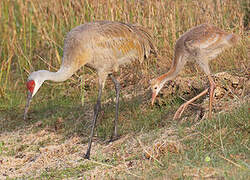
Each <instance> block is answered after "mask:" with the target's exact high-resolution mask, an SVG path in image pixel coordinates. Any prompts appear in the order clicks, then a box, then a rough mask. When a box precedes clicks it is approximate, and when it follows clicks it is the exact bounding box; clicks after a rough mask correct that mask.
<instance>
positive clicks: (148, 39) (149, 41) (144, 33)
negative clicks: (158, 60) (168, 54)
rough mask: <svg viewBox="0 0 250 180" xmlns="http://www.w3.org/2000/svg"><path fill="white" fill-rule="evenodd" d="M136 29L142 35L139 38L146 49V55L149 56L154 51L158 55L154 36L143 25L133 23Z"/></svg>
mask: <svg viewBox="0 0 250 180" xmlns="http://www.w3.org/2000/svg"><path fill="white" fill-rule="evenodd" d="M133 27H134V30H135V31H136V32H137V34H138V36H139V37H140V38H139V40H140V41H141V44H142V46H143V49H144V56H145V57H146V58H147V57H148V56H149V54H150V53H153V54H154V55H156V56H157V49H156V47H155V45H154V42H153V38H152V36H151V35H150V34H149V32H148V30H146V29H145V28H143V27H142V26H138V25H133Z"/></svg>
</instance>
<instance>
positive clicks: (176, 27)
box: [0, 0, 250, 179]
mask: <svg viewBox="0 0 250 180" xmlns="http://www.w3.org/2000/svg"><path fill="white" fill-rule="evenodd" d="M94 20H115V21H123V22H128V23H137V24H140V25H142V26H144V27H146V28H147V29H148V30H149V31H150V32H151V34H152V36H153V37H154V40H155V44H156V47H157V48H158V54H159V58H157V59H156V58H154V57H151V58H150V59H148V60H146V61H145V62H143V64H138V63H136V64H135V65H128V66H127V67H124V68H122V70H121V71H120V72H118V73H117V74H116V77H118V79H119V81H120V82H121V86H122V90H121V93H122V94H121V104H120V115H119V128H118V130H119V134H120V135H121V138H120V139H119V140H118V141H117V142H114V143H112V144H108V145H107V144H105V141H106V140H107V139H109V137H110V135H111V132H112V128H113V127H112V125H113V120H114V111H115V107H114V99H113V98H114V95H115V90H114V87H113V84H112V82H111V81H107V84H106V87H105V91H104V92H103V99H102V112H101V113H100V116H99V118H98V122H97V128H96V136H95V141H94V144H93V151H92V153H93V154H92V159H91V160H90V161H86V160H83V159H82V156H83V154H84V152H85V150H86V143H87V140H88V136H89V132H90V125H91V119H92V113H93V104H94V103H95V101H96V97H97V93H98V91H97V87H96V84H97V75H96V73H95V72H93V71H92V70H90V69H88V68H84V69H81V70H79V71H78V72H77V73H76V74H75V75H74V76H72V77H71V78H70V79H69V80H67V81H66V82H63V83H53V82H46V83H44V85H43V86H42V87H41V89H40V90H39V92H38V93H37V95H36V96H35V97H34V98H33V101H32V104H31V109H30V112H29V119H28V121H24V120H23V118H22V116H23V109H24V107H25V101H26V87H25V83H26V79H27V76H28V74H29V73H30V72H32V71H34V70H38V69H48V70H50V71H56V70H57V69H58V68H59V67H60V64H61V57H62V55H63V40H64V37H65V35H66V33H67V32H68V31H70V29H72V28H73V27H75V26H77V25H79V24H82V23H85V22H89V21H94ZM0 21H1V24H0V29H1V32H0V44H1V45H0V166H1V169H2V173H3V174H4V173H5V175H4V178H5V177H7V178H9V179H15V178H18V177H20V178H24V179H39V178H40V179H63V178H77V177H84V178H86V179H88V178H98V177H99V178H103V177H104V178H106V179H114V178H116V179H136V178H138V177H139V178H144V179H152V178H159V179H161V178H166V179H167V178H169V179H193V178H196V177H199V178H206V177H209V178H217V179H247V178H248V177H249V135H248V131H249V119H250V118H249V90H248V89H249V85H248V84H249V83H247V82H248V81H249V80H248V79H249V78H248V74H249V72H248V70H249V67H248V66H249V62H248V61H249V60H248V59H249V57H248V49H247V46H248V44H249V38H248V36H249V34H248V33H249V32H248V30H249V2H248V1H245V0H240V1H236V0H225V1H219V0H214V1H212V0H211V1H188V0H177V1H164V0H160V1H122V0H115V1H112V3H111V2H109V1H96V0H94V1H80V0H79V1H71V0H67V1H61V0H58V1H52V2H51V1H47V0H44V1H38V0H35V1H23V0H16V1H10V0H9V1H1V2H0ZM201 23H212V24H215V25H217V26H218V27H220V28H222V29H225V30H227V31H230V32H234V33H237V34H239V35H240V36H241V38H242V41H241V42H240V44H239V45H238V46H236V47H234V48H232V49H230V50H228V51H226V52H224V53H223V54H222V55H220V56H219V57H218V58H216V60H214V61H212V62H211V69H212V71H213V72H214V73H216V72H222V71H226V72H227V73H229V74H231V75H232V76H233V78H234V79H236V80H239V82H238V84H237V87H234V86H233V85H232V79H229V80H228V79H223V77H222V80H220V81H219V82H217V83H218V86H219V87H221V89H224V91H223V92H225V95H224V96H223V97H222V98H218V100H216V102H215V103H214V105H215V107H214V110H215V113H214V116H213V119H211V120H208V119H206V113H207V109H206V108H207V99H208V98H207V97H205V99H201V100H200V101H199V102H198V103H197V104H201V106H202V108H201V110H199V107H189V108H188V110H186V111H185V113H184V115H183V118H182V119H181V120H179V121H173V120H172V118H173V114H174V112H175V111H176V110H177V108H178V107H179V106H180V105H181V104H182V103H183V102H184V101H183V99H182V98H180V97H184V98H186V99H188V98H190V97H192V96H193V95H194V94H197V93H198V92H200V91H201V90H203V89H204V88H205V85H202V84H205V82H207V79H206V78H205V77H204V73H203V72H201V71H200V70H199V68H197V66H193V67H194V68H185V70H183V71H182V72H181V74H180V76H179V77H178V78H179V79H178V78H177V79H176V81H174V82H173V83H172V84H171V83H170V84H169V85H166V87H164V88H163V90H162V93H163V95H162V96H159V97H158V98H157V100H158V101H157V105H156V106H154V107H151V105H150V96H151V93H150V91H149V89H148V87H149V81H150V80H151V79H152V78H154V77H156V76H158V75H160V74H162V73H164V72H166V71H167V70H168V69H169V68H170V66H171V59H172V57H173V48H174V45H175V42H176V40H177V39H178V37H179V36H180V35H181V34H183V33H184V32H185V31H187V30H188V29H189V28H191V27H193V26H195V25H198V24H201ZM185 78H187V79H186V80H185ZM188 78H191V80H190V79H188ZM192 78H194V80H193V79H192ZM183 79H184V80H183ZM186 82H190V83H191V85H192V83H194V85H192V87H195V88H193V89H185V87H187V85H186V84H185V83H186ZM195 82H196V84H198V88H197V85H196V84H195ZM201 85H202V87H201ZM204 115H205V116H204ZM159 144H160V145H161V146H159ZM56 152H57V153H56ZM147 152H149V154H151V155H152V157H149V158H146V157H147V155H148V154H147ZM11 163H13V164H11ZM11 168H12V169H11ZM13 168H14V170H13ZM23 168H30V169H29V170H27V169H23ZM37 169H39V171H37ZM13 171H14V172H16V173H17V175H16V176H15V175H12V176H11V174H13ZM22 171H23V172H30V173H29V174H27V173H23V172H22ZM8 176H9V177H8ZM1 178H3V177H1Z"/></svg>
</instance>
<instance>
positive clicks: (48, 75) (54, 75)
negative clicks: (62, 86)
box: [42, 68, 74, 82]
mask: <svg viewBox="0 0 250 180" xmlns="http://www.w3.org/2000/svg"><path fill="white" fill-rule="evenodd" d="M73 73H74V72H72V71H71V70H70V69H68V68H60V69H59V70H58V71H57V72H50V71H46V70H43V73H42V74H43V77H44V80H51V81H55V82H62V81H65V80H67V79H69V78H70V77H71V76H72V74H73Z"/></svg>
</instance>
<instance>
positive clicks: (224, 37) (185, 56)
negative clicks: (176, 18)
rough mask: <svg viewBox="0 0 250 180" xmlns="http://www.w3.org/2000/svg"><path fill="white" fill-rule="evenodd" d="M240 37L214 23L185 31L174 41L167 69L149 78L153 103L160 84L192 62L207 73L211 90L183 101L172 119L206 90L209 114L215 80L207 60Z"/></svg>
mask: <svg viewBox="0 0 250 180" xmlns="http://www.w3.org/2000/svg"><path fill="white" fill-rule="evenodd" d="M238 40H239V36H237V35H235V34H232V33H227V32H224V31H223V30H221V29H219V28H218V27H216V26H213V25H210V24H201V25H199V26H196V27H194V28H192V29H190V30H189V31H188V32H186V33H184V34H183V35H182V36H181V37H180V38H179V39H178V40H177V42H176V45H175V54H174V58H173V62H172V66H171V68H170V70H169V71H168V72H167V73H166V74H163V75H161V76H159V77H157V78H155V79H153V80H152V81H151V89H152V105H153V104H154V101H155V98H156V96H157V94H158V93H159V91H160V90H161V88H162V87H163V85H164V84H165V83H166V82H167V81H170V80H172V79H174V78H175V77H176V76H177V75H178V73H179V72H180V71H181V70H182V69H183V68H184V66H185V64H186V62H187V61H190V60H193V61H195V62H196V63H197V64H198V65H199V66H200V67H201V69H202V70H203V71H204V72H205V74H206V75H207V76H208V80H209V83H210V90H209V89H206V90H204V91H203V92H201V93H200V94H199V95H197V96H195V97H194V98H192V99H190V100H189V101H187V102H186V103H184V104H182V105H181V106H180V108H179V109H178V110H177V111H176V113H175V115H174V119H176V118H180V117H181V115H182V113H183V111H184V110H185V108H186V107H187V106H188V105H189V104H190V103H192V102H193V101H195V100H196V99H198V98H199V97H201V96H203V95H205V94H206V93H207V92H208V91H209V115H208V116H209V118H211V115H212V103H213V96H214V89H215V83H214V81H213V78H212V76H211V72H210V69H209V61H210V60H212V59H214V58H216V57H217V56H218V55H219V54H220V53H221V52H222V51H223V50H224V49H226V48H229V47H231V46H233V45H235V44H236V43H237V42H238Z"/></svg>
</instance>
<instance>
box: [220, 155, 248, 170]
mask: <svg viewBox="0 0 250 180" xmlns="http://www.w3.org/2000/svg"><path fill="white" fill-rule="evenodd" d="M219 157H220V158H222V159H224V160H226V161H228V162H230V163H231V164H233V165H235V166H237V167H238V168H241V169H246V168H244V167H242V166H241V165H239V164H237V163H235V162H233V161H231V160H230V159H227V158H225V157H224V156H221V155H219Z"/></svg>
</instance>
